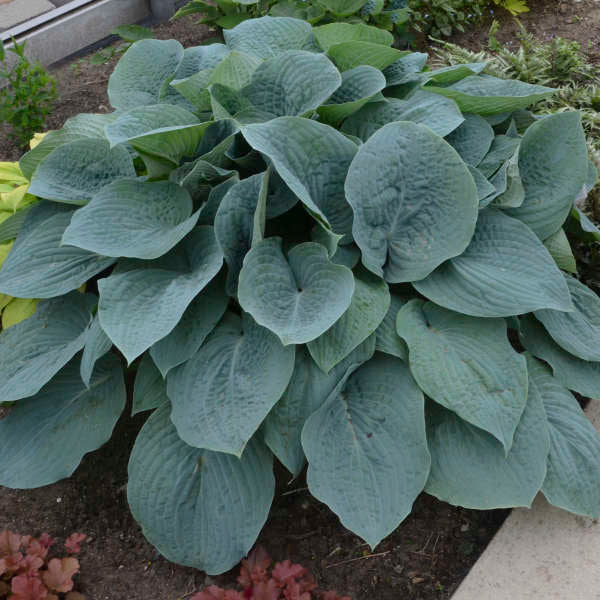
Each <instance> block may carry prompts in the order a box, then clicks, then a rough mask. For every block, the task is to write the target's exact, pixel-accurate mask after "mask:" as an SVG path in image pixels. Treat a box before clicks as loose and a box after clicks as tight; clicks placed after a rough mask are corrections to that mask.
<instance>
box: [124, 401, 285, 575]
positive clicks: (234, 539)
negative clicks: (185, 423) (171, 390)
mask: <svg viewBox="0 0 600 600" xmlns="http://www.w3.org/2000/svg"><path fill="white" fill-rule="evenodd" d="M225 474H226V475H225ZM274 493H275V477H274V476H273V457H272V455H271V453H270V452H269V451H268V450H267V449H266V448H265V446H264V444H263V443H262V442H260V441H259V440H257V439H254V440H252V441H251V442H250V444H248V447H247V448H246V451H245V452H244V455H243V456H242V458H241V459H238V458H236V457H235V456H231V455H229V454H223V453H221V452H211V451H210V450H203V449H200V448H192V447H191V446H188V445H187V444H186V443H185V442H184V441H182V440H181V438H180V437H179V436H178V435H177V430H176V429H175V427H174V426H173V424H172V423H171V421H170V419H169V405H168V404H165V405H163V406H161V407H160V408H159V409H158V410H156V411H155V412H154V413H153V414H152V415H151V416H150V418H149V419H148V420H147V421H146V424H145V425H144V427H143V428H142V430H141V432H140V434H139V435H138V438H137V440H136V442H135V446H134V447H133V451H132V453H131V458H130V459H129V480H128V484H127V498H128V500H129V506H130V508H131V512H132V513H133V516H134V517H135V519H136V520H137V521H138V522H139V523H140V525H141V526H142V531H143V533H144V535H145V536H146V537H147V538H148V540H149V541H150V543H152V544H153V545H154V546H156V548H157V549H158V551H159V552H160V553H161V554H162V555H163V556H165V557H166V558H167V559H168V560H171V561H173V562H177V563H179V564H182V565H187V566H189V567H194V568H196V569H202V570H203V571H206V572H208V573H212V574H216V573H223V572H224V571H227V570H228V569H231V568H232V567H233V566H234V565H235V564H236V563H238V562H239V561H240V560H241V559H242V558H243V557H244V556H246V554H247V553H248V552H249V550H250V548H251V547H252V545H253V544H254V542H255V541H256V538H257V536H258V533H259V532H260V530H261V528H262V526H263V525H264V523H265V521H266V520H267V515H268V513H269V508H270V506H271V502H272V500H273V495H274Z"/></svg>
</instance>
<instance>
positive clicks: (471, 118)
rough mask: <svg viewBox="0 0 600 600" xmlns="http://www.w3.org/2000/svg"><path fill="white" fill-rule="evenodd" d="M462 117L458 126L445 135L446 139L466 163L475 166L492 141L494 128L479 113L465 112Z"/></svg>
mask: <svg viewBox="0 0 600 600" xmlns="http://www.w3.org/2000/svg"><path fill="white" fill-rule="evenodd" d="M464 119H465V120H464V121H463V122H462V123H461V124H460V126H459V127H457V128H456V129H455V130H454V131H452V132H451V133H450V134H449V135H447V136H446V141H447V142H448V143H449V144H450V145H451V146H453V147H454V149H455V150H456V151H457V152H458V153H459V154H460V157H461V158H462V159H463V160H464V161H465V162H466V163H467V164H468V165H471V166H473V167H476V166H477V165H478V164H479V163H480V162H481V161H482V160H483V158H484V156H485V155H486V154H487V153H488V151H489V149H490V147H491V145H492V142H493V141H494V130H493V129H492V126H491V125H490V124H489V123H488V122H487V121H486V120H485V119H484V118H483V117H480V116H479V115H474V114H466V115H464Z"/></svg>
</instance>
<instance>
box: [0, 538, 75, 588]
mask: <svg viewBox="0 0 600 600" xmlns="http://www.w3.org/2000/svg"><path fill="white" fill-rule="evenodd" d="M85 538H86V536H85V535H83V534H81V533H74V534H73V535H71V536H69V537H68V538H67V540H66V541H65V544H64V546H65V550H66V551H67V553H68V554H70V555H73V554H78V553H79V552H80V551H81V543H82V542H83V541H84V540H85ZM53 545H54V540H53V539H52V538H51V537H50V536H49V535H48V534H47V533H43V534H42V535H41V536H40V537H39V539H38V538H34V537H32V536H30V535H24V536H21V535H18V534H16V533H13V532H12V531H8V530H4V531H2V532H0V598H6V599H7V600H59V598H64V599H65V600H84V597H83V596H82V595H81V594H79V593H77V592H73V591H72V590H73V586H74V582H73V577H74V576H75V575H76V574H77V573H78V572H79V561H78V560H77V559H76V558H74V557H73V556H67V557H64V558H60V557H59V558H55V557H51V552H50V548H51V547H52V546H53Z"/></svg>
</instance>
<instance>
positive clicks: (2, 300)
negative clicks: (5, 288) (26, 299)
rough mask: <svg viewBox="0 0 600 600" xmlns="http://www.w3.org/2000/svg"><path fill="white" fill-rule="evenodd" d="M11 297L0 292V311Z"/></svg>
mask: <svg viewBox="0 0 600 600" xmlns="http://www.w3.org/2000/svg"><path fill="white" fill-rule="evenodd" d="M12 299H13V297H12V296H7V295H6V294H0V311H1V310H2V309H3V308H4V307H5V306H6V305H7V304H8V303H9V302H10V301H11V300H12Z"/></svg>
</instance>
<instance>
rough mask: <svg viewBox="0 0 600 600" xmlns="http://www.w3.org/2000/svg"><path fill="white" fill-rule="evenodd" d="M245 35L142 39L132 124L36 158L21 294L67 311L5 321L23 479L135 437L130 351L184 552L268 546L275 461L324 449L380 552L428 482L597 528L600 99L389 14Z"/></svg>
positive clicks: (336, 499) (133, 73)
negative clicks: (585, 110)
mask: <svg viewBox="0 0 600 600" xmlns="http://www.w3.org/2000/svg"><path fill="white" fill-rule="evenodd" d="M224 35H225V42H226V43H225V44H220V43H216V44H211V45H207V46H199V47H193V48H187V49H185V50H184V49H183V48H182V46H181V45H180V44H179V43H178V42H176V41H174V40H169V41H159V40H142V41H139V42H136V43H135V44H133V45H132V47H131V48H130V49H129V50H128V51H127V53H126V54H125V55H124V57H123V58H122V59H121V61H120V62H119V64H118V65H117V67H116V69H115V71H114V73H113V74H112V76H111V78H110V81H109V87H108V93H109V98H110V102H111V104H112V106H113V107H114V109H115V112H114V113H112V114H106V115H79V116H78V117H75V118H73V119H71V120H70V121H68V122H67V123H66V125H65V127H64V128H63V129H61V130H59V131H54V132H50V133H48V134H47V135H46V137H45V138H44V140H43V141H42V142H41V143H40V144H39V145H38V146H37V147H36V148H35V149H33V150H32V151H30V152H29V153H27V154H26V155H25V156H23V158H22V159H21V161H20V167H21V169H22V172H23V173H24V174H25V176H26V177H28V178H31V187H30V190H29V191H30V193H32V194H34V195H36V196H37V197H39V198H42V199H44V200H42V201H40V202H38V203H36V204H35V206H34V207H33V208H32V209H31V211H30V212H29V214H28V215H27V218H26V219H25V222H24V223H23V225H22V228H21V229H20V231H19V234H18V236H17V239H16V241H15V243H14V245H13V247H12V249H11V251H10V254H9V255H8V258H7V259H6V261H5V263H4V265H3V267H2V269H1V270H0V292H1V293H5V294H12V295H15V296H19V297H23V298H44V299H45V300H44V301H42V302H40V304H39V305H38V309H37V311H36V313H35V314H34V315H33V316H32V317H30V318H29V319H27V320H25V321H23V322H22V323H19V324H18V325H15V326H14V327H11V328H10V329H8V330H7V331H4V332H3V333H2V334H0V397H1V398H2V399H4V400H6V401H11V402H14V406H13V408H12V410H11V412H10V414H9V415H8V417H6V418H4V419H3V420H1V421H0V454H1V455H2V457H3V461H2V463H1V464H0V485H4V486H9V487H17V488H30V487H36V486H41V485H46V484H50V483H52V482H54V481H57V480H58V479H61V478H64V477H67V476H69V475H70V474H71V473H72V472H73V471H74V470H75V468H76V467H77V465H78V464H79V462H80V460H81V458H82V457H83V455H84V454H85V453H87V452H90V451H91V450H94V449H96V448H97V447H99V446H100V445H101V444H103V443H104V442H105V441H106V440H107V439H108V438H109V437H110V435H111V433H112V430H113V427H114V425H115V423H116V421H117V419H118V418H119V416H120V414H121V412H122V411H123V409H124V407H125V399H126V394H125V384H124V377H123V359H124V361H126V362H127V364H128V365H132V366H133V368H136V370H137V374H136V379H135V387H134V397H133V410H134V412H138V411H143V410H152V411H153V412H152V414H151V415H150V417H149V418H148V420H147V422H146V424H145V425H144V427H143V429H142V430H141V432H140V433H139V436H138V438H137V440H136V443H135V446H134V448H133V451H132V454H131V458H130V462H129V481H128V499H129V504H130V506H131V510H132V512H133V515H134V516H135V518H136V519H137V520H138V521H139V522H140V523H141V525H142V528H143V531H144V533H145V535H146V536H147V538H148V539H149V540H150V541H151V542H152V543H153V544H155V545H156V546H157V548H158V549H159V551H160V552H161V553H162V554H163V555H165V556H166V557H167V558H169V559H170V560H173V561H175V562H179V563H182V564H185V565H191V566H195V567H198V568H201V569H203V570H205V571H207V572H209V573H219V572H223V571H226V570H228V569H230V568H231V567H232V566H233V565H234V564H236V563H237V561H239V560H240V558H242V556H243V555H244V554H245V553H246V552H247V551H248V550H249V549H250V548H251V547H252V545H253V543H254V541H255V540H256V537H257V535H258V533H259V531H260V529H261V528H262V526H263V524H264V522H265V520H266V518H267V515H268V512H269V508H270V505H271V502H272V499H273V494H274V490H275V480H274V476H273V459H274V457H276V458H277V459H278V460H279V461H281V463H282V464H283V465H285V467H286V468H287V469H288V470H289V471H290V473H291V474H292V475H293V476H297V475H298V474H299V473H300V472H301V471H302V469H303V468H304V466H305V465H306V463H307V462H308V472H307V483H308V487H309V489H310V491H311V493H312V494H313V495H314V496H315V497H317V498H318V499H319V500H321V501H323V502H324V503H326V504H327V505H328V506H329V507H330V508H331V509H332V510H333V511H334V512H335V513H336V514H337V515H339V517H340V519H341V521H342V523H343V524H344V525H345V526H346V527H347V528H348V529H350V530H352V531H353V532H355V533H356V534H358V535H359V536H361V537H362V538H363V539H365V541H366V542H367V543H368V544H369V545H370V546H371V547H374V546H376V545H377V544H378V543H379V542H380V541H381V540H382V539H383V538H384V537H385V536H387V535H388V534H389V533H391V532H392V531H393V530H394V529H395V528H396V527H397V526H398V525H399V523H401V522H402V520H403V519H404V518H405V517H406V516H407V515H408V514H409V513H410V511H411V507H412V504H413V502H414V500H415V498H416V497H417V496H418V494H420V493H421V492H422V491H423V490H425V491H426V492H427V493H430V494H433V495H434V496H436V497H438V498H440V499H442V500H445V501H448V502H451V503H453V504H458V505H461V506H466V507H472V508H479V509H489V508H497V507H509V506H528V505H530V503H531V502H532V500H533V499H534V497H535V496H536V495H537V493H538V492H539V491H540V490H541V491H542V492H543V494H544V495H545V496H546V498H547V499H548V500H549V501H550V502H551V503H552V504H555V505H557V506H560V507H562V508H565V509H567V510H569V511H571V512H575V513H578V514H582V515H589V516H598V514H600V496H599V495H598V493H597V490H598V486H599V485H600V437H599V436H598V434H597V433H596V431H595V430H594V428H593V427H592V425H591V424H590V423H589V421H588V420H587V419H586V417H585V415H584V414H583V412H582V410H581V408H580V406H579V404H578V402H577V400H576V399H575V397H574V396H573V395H572V393H571V391H575V392H578V393H580V394H583V395H585V396H589V397H594V398H596V397H598V390H599V386H600V380H599V376H598V372H599V369H600V367H599V363H600V331H599V330H598V328H599V325H598V323H600V299H599V298H598V297H597V296H596V295H595V294H594V293H593V292H591V291H590V290H589V289H588V288H587V287H586V286H585V285H584V284H582V283H581V282H580V281H579V280H578V279H577V277H576V276H575V275H576V265H575V264H574V259H573V255H572V252H571V248H570V246H569V242H568V240H567V237H566V235H565V231H564V228H569V229H570V230H572V231H574V232H575V233H574V235H576V236H580V237H581V238H582V239H584V238H585V236H587V235H590V234H592V235H598V234H600V232H598V230H596V229H595V228H594V226H593V225H592V224H591V223H590V222H589V221H587V219H586V218H585V215H583V214H582V213H581V212H580V210H579V208H578V206H577V205H575V204H574V201H575V200H578V199H580V198H582V197H585V195H586V193H587V192H588V191H589V189H590V188H591V187H592V186H593V185H594V183H595V181H596V179H597V173H596V171H595V169H594V168H593V165H592V164H591V162H590V161H589V159H588V155H587V148H586V143H585V136H584V132H583V129H582V126H581V118H580V114H579V113H578V112H562V113H558V114H553V115H548V116H544V117H543V118H538V117H536V116H535V115H534V114H532V113H531V112H529V111H528V110H527V107H528V106H530V105H532V104H535V103H536V102H539V101H540V100H542V99H544V98H548V97H549V96H551V95H552V94H553V92H554V90H552V89H551V88H548V87H544V86H540V85H535V84H530V83H525V82H521V81H517V80H504V79H498V78H496V77H492V76H489V75H485V74H482V71H483V69H484V68H485V66H486V64H485V63H471V64H468V65H457V66H454V67H444V68H441V69H434V70H430V69H428V68H427V67H426V61H427V56H426V55H425V54H420V53H411V52H402V51H399V50H396V49H394V48H392V47H391V44H392V41H393V38H392V35H391V34H390V33H388V32H386V31H382V30H379V29H376V28H372V27H369V26H367V25H364V24H357V25H352V24H348V23H333V24H329V25H324V26H318V27H312V26H311V25H310V24H309V23H307V22H305V21H301V20H296V19H291V18H284V17H281V18H273V17H263V18H260V19H255V20H249V21H245V22H244V23H242V24H240V25H238V26H237V27H235V28H234V29H231V30H226V31H225V32H224ZM84 283H87V284H88V285H87V290H89V291H88V293H86V294H82V293H80V292H78V291H76V290H78V288H79V287H80V286H81V285H82V284H84ZM509 330H511V332H510V338H509ZM517 338H518V339H519V340H520V344H519V345H517V344H515V345H513V344H512V343H511V341H510V340H511V339H512V340H516V339H517ZM113 346H114V348H115V351H111V348H113ZM523 348H525V349H526V351H525V352H523ZM3 349H5V350H4V351H2V350H3ZM42 432H43V434H42ZM25 447H26V448H27V452H25V451H24V448H25Z"/></svg>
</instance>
